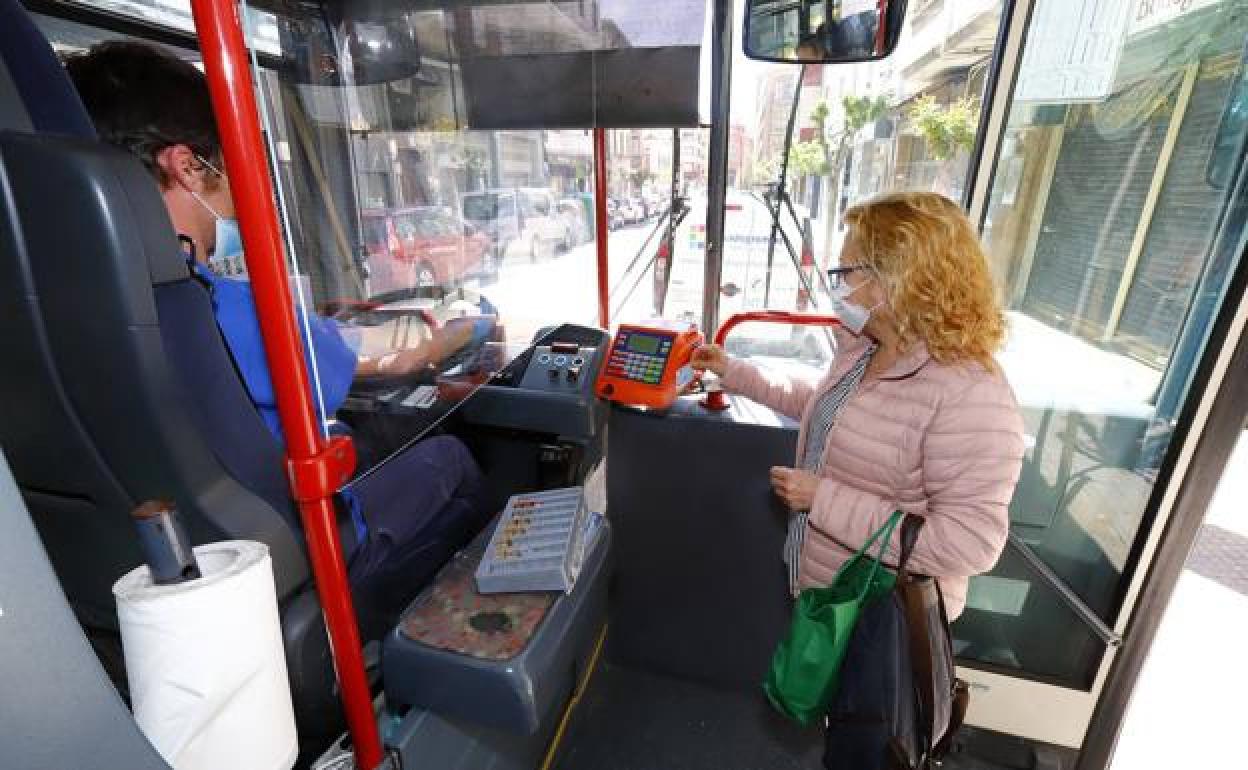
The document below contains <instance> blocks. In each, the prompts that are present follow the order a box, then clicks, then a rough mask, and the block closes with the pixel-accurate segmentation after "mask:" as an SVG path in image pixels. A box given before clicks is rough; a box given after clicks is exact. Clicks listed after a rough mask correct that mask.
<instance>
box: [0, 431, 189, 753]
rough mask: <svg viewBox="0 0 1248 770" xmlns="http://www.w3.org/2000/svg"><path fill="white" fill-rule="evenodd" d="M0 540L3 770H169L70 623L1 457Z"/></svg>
mask: <svg viewBox="0 0 1248 770" xmlns="http://www.w3.org/2000/svg"><path fill="white" fill-rule="evenodd" d="M0 532H3V533H4V536H3V537H0V586H2V587H3V590H0V603H2V604H3V609H4V615H3V619H2V620H3V622H0V627H3V631H2V632H0V682H4V689H5V693H6V695H5V697H3V698H0V746H3V747H4V766H5V767H125V768H129V770H168V767H169V766H168V765H167V764H165V763H164V761H162V760H161V758H160V755H159V754H157V753H156V750H155V749H153V748H152V746H151V744H150V743H148V742H147V740H146V739H145V738H144V737H143V734H142V733H141V732H139V728H138V726H137V725H136V724H135V723H134V719H133V718H132V717H131V716H130V712H129V711H128V710H127V709H126V706H125V704H124V703H122V702H121V698H119V697H117V691H116V690H114V689H113V687H112V685H111V684H110V683H109V680H108V676H107V675H106V674H105V673H104V669H102V668H101V667H100V664H99V662H98V661H97V660H96V659H95V654H94V653H93V652H92V651H91V646H90V645H89V644H88V643H87V639H86V637H85V636H84V635H83V633H82V629H81V628H80V627H79V626H78V624H77V623H75V622H74V616H73V613H72V612H71V611H70V608H69V605H68V604H67V603H66V602H65V594H64V593H62V592H61V590H60V586H58V585H57V582H56V576H55V575H54V574H53V572H52V569H51V566H50V565H49V564H48V559H47V555H46V553H45V552H44V549H43V546H42V544H41V543H40V542H39V537H38V535H37V534H36V533H35V529H34V527H32V526H31V522H30V518H29V517H28V516H27V514H26V510H25V509H24V507H23V505H22V499H21V497H19V496H18V492H17V488H16V486H15V485H14V484H13V477H12V476H11V475H9V469H8V466H7V465H6V464H5V462H4V455H3V454H0ZM18 693H20V697H19V696H18V695H17V694H18Z"/></svg>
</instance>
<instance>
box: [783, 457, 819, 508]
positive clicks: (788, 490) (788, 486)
mask: <svg viewBox="0 0 1248 770" xmlns="http://www.w3.org/2000/svg"><path fill="white" fill-rule="evenodd" d="M771 488H772V490H774V491H775V493H776V496H778V497H779V498H780V499H781V500H783V501H784V503H785V505H787V506H789V510H791V511H809V510H810V507H811V506H812V505H814V504H815V491H816V490H817V489H819V477H818V476H816V475H815V474H813V473H811V472H810V471H799V470H798V469H797V468H785V467H783V466H779V465H777V466H775V467H773V468H772V469H771Z"/></svg>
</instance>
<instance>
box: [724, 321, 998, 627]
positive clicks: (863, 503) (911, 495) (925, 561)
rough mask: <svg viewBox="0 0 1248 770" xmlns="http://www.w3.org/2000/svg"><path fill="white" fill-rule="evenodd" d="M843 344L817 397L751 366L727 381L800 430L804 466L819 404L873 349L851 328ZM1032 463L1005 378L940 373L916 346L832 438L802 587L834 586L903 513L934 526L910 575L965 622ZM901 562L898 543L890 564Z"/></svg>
mask: <svg viewBox="0 0 1248 770" xmlns="http://www.w3.org/2000/svg"><path fill="white" fill-rule="evenodd" d="M836 336H837V342H838V353H837V355H836V357H835V359H834V360H833V362H832V366H831V368H830V370H829V371H828V373H827V375H826V376H825V377H824V378H823V380H822V381H821V382H820V383H819V384H818V385H817V386H812V385H811V384H809V383H804V382H800V381H792V380H789V379H788V378H784V377H780V376H777V375H772V374H770V373H767V374H764V373H763V372H762V371H760V370H759V369H757V368H756V367H754V366H753V365H752V364H750V363H747V362H744V361H737V360H732V361H731V362H730V363H729V364H728V367H727V369H726V370H725V372H724V377H723V386H724V388H725V390H728V391H731V392H734V393H739V394H741V395H743V396H746V397H747V398H750V399H753V400H755V401H758V402H760V403H762V404H765V405H767V406H769V407H771V408H772V409H775V410H776V411H778V412H782V413H784V414H787V415H789V416H790V417H793V418H794V419H800V420H801V431H800V432H799V434H798V443H797V445H798V457H799V458H800V457H801V448H802V447H803V446H805V441H806V431H807V429H808V428H809V425H810V420H811V410H812V408H813V406H814V404H815V401H816V400H817V398H818V397H819V396H820V395H821V394H822V393H823V392H824V391H825V390H828V389H829V388H831V387H832V386H833V385H835V384H836V383H837V382H838V381H840V379H841V377H842V375H844V374H845V372H846V371H848V370H849V368H850V367H851V366H853V364H854V362H855V361H856V360H858V358H859V357H860V356H861V355H862V353H863V351H864V350H865V348H866V339H865V338H860V337H855V336H853V335H852V334H850V333H849V332H846V331H844V330H843V329H838V330H837V335H836ZM1022 459H1023V422H1022V417H1021V416H1020V415H1019V412H1018V405H1017V402H1016V401H1015V399H1014V393H1013V391H1012V390H1011V389H1010V386H1009V384H1008V383H1007V382H1006V381H1005V378H1004V377H1003V376H1001V375H1000V374H997V373H992V372H988V371H986V370H985V369H984V368H983V367H982V366H979V365H977V364H966V365H956V366H950V365H945V364H941V363H939V362H938V361H936V360H934V359H933V358H932V357H931V356H930V355H929V354H928V353H927V350H926V348H924V347H922V346H917V347H916V348H914V349H912V350H911V351H910V352H909V353H908V354H907V355H906V356H905V357H903V358H902V360H900V361H898V362H897V363H896V364H895V365H894V366H893V367H892V368H891V369H890V370H889V371H887V372H885V373H884V374H883V375H881V376H880V377H879V378H875V379H872V378H868V379H865V380H863V382H862V384H861V385H860V386H859V387H858V390H857V391H856V392H855V393H854V395H853V396H852V397H851V398H850V400H849V401H848V402H847V403H846V404H845V406H844V408H843V409H842V411H841V414H840V416H839V417H838V418H837V421H836V423H835V425H834V426H833V428H832V430H831V432H830V433H829V435H828V439H827V442H826V444H825V445H824V450H823V478H822V480H821V481H820V483H819V489H818V490H817V491H816V493H815V502H814V505H812V506H811V511H810V529H809V531H808V532H807V534H806V542H805V546H804V548H803V550H802V554H801V565H800V570H799V574H800V577H799V580H800V583H801V586H802V587H807V586H815V585H827V584H828V583H829V582H831V580H832V578H833V576H835V575H836V571H837V569H838V568H839V567H840V566H841V564H843V563H844V562H845V560H846V559H848V558H849V557H850V556H851V555H852V554H853V552H854V551H855V550H857V549H858V548H859V547H861V546H862V544H863V543H864V542H866V540H867V538H869V537H870V536H871V533H873V532H875V531H876V530H877V529H878V528H879V527H880V525H881V524H883V523H884V522H885V521H887V519H888V517H889V515H890V514H891V513H892V512H893V511H894V510H897V509H901V510H903V511H906V512H908V513H916V514H919V515H922V516H924V517H925V518H926V523H925V525H924V527H923V532H922V534H921V535H920V536H919V541H918V544H917V545H916V546H915V550H914V554H913V555H912V556H911V561H910V568H911V570H913V571H914V572H918V573H922V574H926V575H932V576H934V577H936V578H938V579H939V581H940V586H941V589H942V590H943V592H944V595H945V603H946V607H947V609H948V612H949V618H950V619H951V620H952V619H953V618H956V617H957V616H958V615H960V614H961V612H962V608H963V607H964V606H965V605H966V584H967V578H968V576H970V575H976V574H979V573H981V572H987V571H988V570H989V569H991V568H992V566H993V564H995V563H996V561H997V557H998V556H1000V555H1001V549H1002V548H1003V547H1004V546H1005V540H1006V534H1007V532H1008V530H1009V512H1008V505H1009V502H1010V497H1011V496H1012V495H1013V493H1014V485H1015V483H1016V482H1017V481H1018V474H1019V469H1020V468H1021V465H1022ZM794 464H795V465H796V464H797V463H794ZM896 557H897V538H896V536H894V538H893V541H892V542H891V543H890V544H889V550H888V552H887V553H886V556H885V561H886V562H889V563H895V561H894V560H895V559H896ZM777 558H779V555H777Z"/></svg>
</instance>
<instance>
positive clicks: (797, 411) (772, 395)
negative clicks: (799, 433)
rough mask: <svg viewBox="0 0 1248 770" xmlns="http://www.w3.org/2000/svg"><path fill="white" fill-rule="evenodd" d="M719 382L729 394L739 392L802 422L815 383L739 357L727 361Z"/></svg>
mask: <svg viewBox="0 0 1248 770" xmlns="http://www.w3.org/2000/svg"><path fill="white" fill-rule="evenodd" d="M720 383H721V384H722V385H723V386H724V390H726V391H728V392H730V393H738V394H740V395H742V396H745V397H746V398H748V399H751V400H753V401H757V402H758V403H760V404H762V405H763V406H767V407H771V408H772V409H774V410H776V411H777V412H780V413H781V414H784V415H787V416H789V417H792V418H793V419H795V420H800V419H801V417H802V411H803V410H804V409H805V408H806V403H807V402H808V401H810V398H811V396H812V395H814V392H815V388H814V385H813V384H812V383H809V382H805V381H803V380H800V379H794V378H791V377H787V376H785V375H782V374H778V373H776V372H769V371H764V370H762V369H759V368H758V367H757V366H755V365H754V364H752V363H750V362H748V361H742V360H740V359H736V358H730V359H729V360H728V366H727V368H725V370H724V376H723V377H722V378H720Z"/></svg>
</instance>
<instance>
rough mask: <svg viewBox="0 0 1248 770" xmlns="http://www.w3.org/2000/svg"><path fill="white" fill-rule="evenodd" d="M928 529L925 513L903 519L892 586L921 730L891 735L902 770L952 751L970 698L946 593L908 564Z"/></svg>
mask: <svg viewBox="0 0 1248 770" xmlns="http://www.w3.org/2000/svg"><path fill="white" fill-rule="evenodd" d="M922 529H923V518H922V517H920V516H916V515H914V514H907V515H906V517H905V519H903V520H902V522H901V559H900V562H899V569H898V573H897V583H896V586H895V588H894V589H893V590H894V591H895V592H896V594H897V599H898V606H899V607H900V609H901V612H902V614H903V615H904V618H905V625H906V631H907V636H908V639H909V653H910V663H911V670H912V673H913V679H914V689H915V700H916V707H917V708H916V714H915V717H916V719H915V722H916V725H915V726H916V728H917V729H916V730H915V735H914V736H913V741H911V742H910V743H911V745H910V746H909V747H907V746H904V745H902V743H901V742H900V741H898V740H896V739H894V740H893V741H891V743H890V748H891V750H892V754H893V758H894V763H895V767H896V768H898V770H901V769H902V768H904V769H905V770H926V768H930V767H932V766H933V765H934V764H935V763H937V762H939V761H940V759H941V758H942V757H944V756H945V754H946V753H948V751H949V748H950V746H951V745H952V742H953V737H954V735H955V734H956V733H957V732H958V729H959V728H960V727H961V726H962V720H963V719H964V718H965V717H966V709H967V706H968V704H969V703H970V690H969V688H968V687H967V684H966V682H964V681H962V680H961V679H958V678H957V669H956V668H955V663H954V657H953V642H952V637H951V636H950V633H949V617H948V615H947V613H946V612H945V598H944V596H943V595H942V594H941V591H940V585H939V584H938V583H937V582H936V579H935V578H932V577H928V576H927V575H919V574H916V573H914V572H911V571H910V570H909V569H907V564H908V562H909V560H910V554H911V553H912V552H913V550H914V545H915V543H916V542H917V541H918V539H919V532H920V531H921V530H922Z"/></svg>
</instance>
